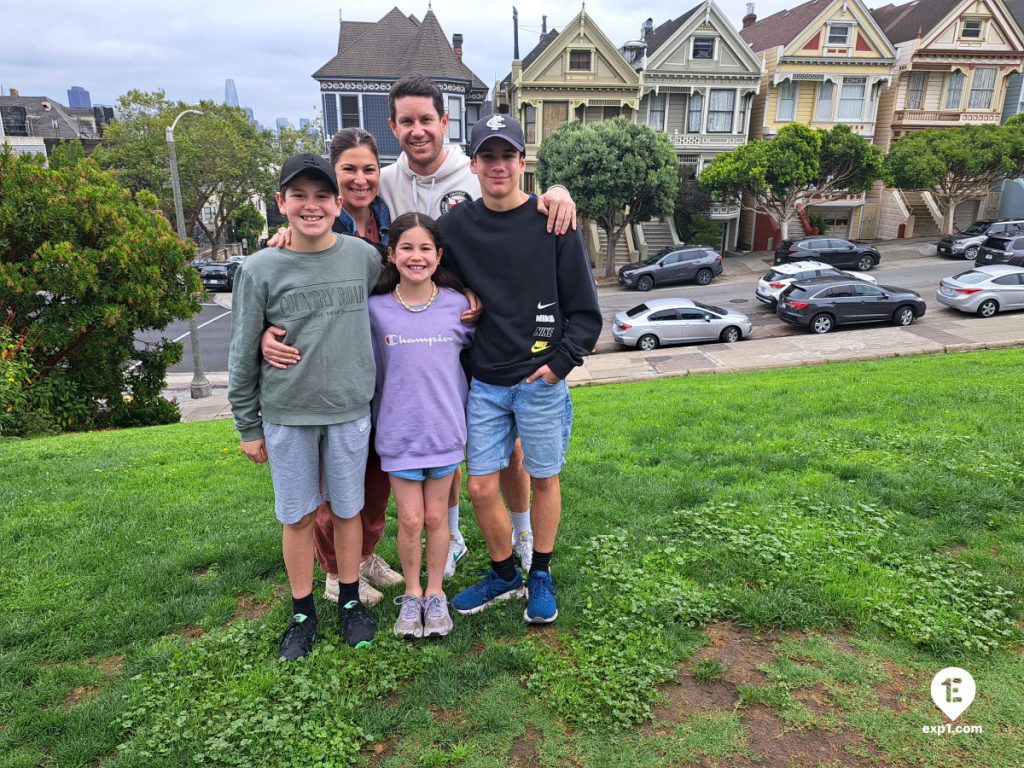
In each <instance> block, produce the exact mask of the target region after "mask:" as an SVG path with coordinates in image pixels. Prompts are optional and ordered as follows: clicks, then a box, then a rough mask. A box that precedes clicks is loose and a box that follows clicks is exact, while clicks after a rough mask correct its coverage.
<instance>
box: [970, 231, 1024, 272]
mask: <svg viewBox="0 0 1024 768" xmlns="http://www.w3.org/2000/svg"><path fill="white" fill-rule="evenodd" d="M974 264H975V265H976V266H977V265H983V264H1013V265H1014V266H1017V267H1020V266H1024V232H1017V233H1007V234H1004V235H992V236H991V237H986V238H985V242H984V244H983V245H982V246H981V249H980V250H979V251H978V257H977V258H976V259H975V260H974Z"/></svg>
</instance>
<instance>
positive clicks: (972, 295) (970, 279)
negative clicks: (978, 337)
mask: <svg viewBox="0 0 1024 768" xmlns="http://www.w3.org/2000/svg"><path fill="white" fill-rule="evenodd" d="M935 298H937V299H938V300H939V303H940V304H945V305H946V306H947V307H953V308H954V309H959V310H960V311H961V312H976V313H977V314H979V315H981V316H982V317H992V315H994V314H996V312H1005V311H1006V310H1010V309H1024V268H1022V267H1013V266H1010V265H1009V264H988V265H985V266H982V267H975V268H974V269H971V270H968V271H967V272H961V273H960V274H959V275H954V276H953V277H944V278H942V280H940V281H939V290H938V292H937V293H936V294H935Z"/></svg>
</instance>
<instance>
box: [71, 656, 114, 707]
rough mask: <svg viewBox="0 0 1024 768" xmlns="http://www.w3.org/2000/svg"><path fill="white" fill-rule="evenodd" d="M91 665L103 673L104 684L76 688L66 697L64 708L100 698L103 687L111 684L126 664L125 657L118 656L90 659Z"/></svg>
mask: <svg viewBox="0 0 1024 768" xmlns="http://www.w3.org/2000/svg"><path fill="white" fill-rule="evenodd" d="M89 663H90V664H93V665H94V666H95V667H96V669H98V670H99V671H100V672H102V673H103V683H101V684H98V685H80V686H78V687H77V688H75V689H74V690H73V691H71V693H69V694H68V695H67V696H65V697H64V707H65V708H66V709H71V708H72V707H77V706H78V705H79V704H84V703H85V702H87V701H92V700H93V699H95V698H96V697H97V696H99V694H100V691H101V690H102V689H103V686H104V685H105V684H106V683H109V682H110V681H111V680H112V679H113V678H114V675H116V674H117V673H118V671H119V670H120V669H121V665H122V664H124V655H123V654H117V655H116V656H107V657H106V658H104V659H100V660H99V661H96V660H95V659H90V660H89Z"/></svg>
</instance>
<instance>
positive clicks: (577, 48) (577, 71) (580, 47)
mask: <svg viewBox="0 0 1024 768" xmlns="http://www.w3.org/2000/svg"><path fill="white" fill-rule="evenodd" d="M576 51H586V52H587V53H589V54H590V69H573V68H572V67H571V66H570V65H569V64H570V62H571V61H572V54H573V53H574V52H576ZM595 59H597V49H595V48H594V47H593V46H588V45H574V46H572V47H571V48H566V49H565V71H566V74H569V75H582V74H591V75H592V74H594V72H596V70H595V69H594V62H595Z"/></svg>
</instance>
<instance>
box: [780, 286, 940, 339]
mask: <svg viewBox="0 0 1024 768" xmlns="http://www.w3.org/2000/svg"><path fill="white" fill-rule="evenodd" d="M775 311H776V314H778V316H779V317H780V318H781V319H782V320H785V321H786V322H787V323H792V324H793V325H802V326H803V327H805V328H809V329H810V330H812V331H814V332H815V333H828V332H829V331H831V330H832V329H833V328H835V327H836V326H837V325H846V324H849V323H878V322H886V321H892V322H894V323H896V325H910V324H911V323H913V322H914V320H915V319H916V318H918V317H923V316H924V311H925V304H924V301H923V300H922V299H921V294H919V293H917V291H911V290H910V289H908V288H895V287H893V286H890V285H871V284H870V283H865V282H864V281H863V280H856V279H853V280H849V279H845V280H838V279H836V278H834V277H816V278H814V279H812V280H802V281H800V282H796V283H793V284H792V285H790V286H789V287H788V288H786V289H785V290H784V291H783V292H782V294H781V295H780V296H779V304H778V307H777V308H776V310H775Z"/></svg>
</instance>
